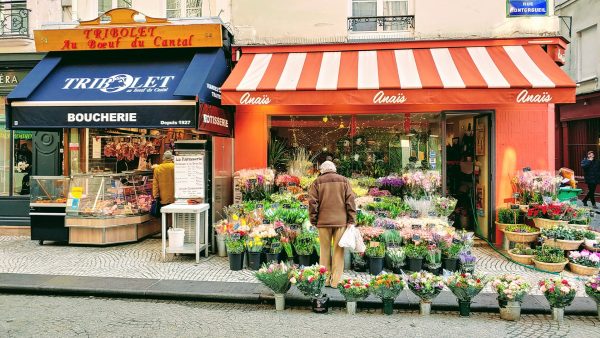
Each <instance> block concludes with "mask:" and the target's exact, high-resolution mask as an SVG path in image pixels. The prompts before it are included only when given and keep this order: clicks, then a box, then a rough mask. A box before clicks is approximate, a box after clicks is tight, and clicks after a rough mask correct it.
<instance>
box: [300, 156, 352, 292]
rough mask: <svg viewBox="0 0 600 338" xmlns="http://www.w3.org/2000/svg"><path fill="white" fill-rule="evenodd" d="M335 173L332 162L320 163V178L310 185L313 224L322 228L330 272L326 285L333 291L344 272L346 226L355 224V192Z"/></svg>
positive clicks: (324, 258)
mask: <svg viewBox="0 0 600 338" xmlns="http://www.w3.org/2000/svg"><path fill="white" fill-rule="evenodd" d="M336 171H337V169H336V167H335V164H333V162H331V161H325V162H323V164H321V167H320V172H321V175H320V176H319V177H318V178H317V179H316V180H315V181H314V182H313V184H312V185H311V186H310V190H309V196H310V197H309V200H308V203H309V204H308V209H309V214H310V222H311V224H313V225H314V226H316V227H317V228H318V229H319V240H320V242H321V253H320V255H321V256H320V264H321V265H323V266H325V267H326V268H327V270H328V271H330V275H329V279H328V280H327V281H326V282H325V285H326V286H331V287H333V288H337V286H338V283H339V282H340V280H341V279H342V273H343V272H344V248H342V247H340V246H339V245H338V244H339V242H340V239H341V238H342V235H343V234H344V231H345V230H346V227H347V226H348V225H350V224H355V223H356V205H355V203H354V192H353V191H352V187H351V186H350V182H349V181H348V179H347V178H345V177H344V176H342V175H338V174H337V173H336ZM332 241H333V243H332ZM332 245H333V255H332V253H331V246H332ZM332 261H333V262H332Z"/></svg>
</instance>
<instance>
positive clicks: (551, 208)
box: [527, 203, 569, 229]
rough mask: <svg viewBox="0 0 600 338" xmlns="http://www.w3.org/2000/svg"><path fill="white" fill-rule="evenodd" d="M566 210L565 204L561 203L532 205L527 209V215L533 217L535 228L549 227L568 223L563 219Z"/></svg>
mask: <svg viewBox="0 0 600 338" xmlns="http://www.w3.org/2000/svg"><path fill="white" fill-rule="evenodd" d="M567 211H568V210H567V205H566V204H563V203H552V204H542V205H533V206H531V207H529V210H527V217H529V218H533V222H534V224H535V226H536V227H537V228H540V229H551V228H554V227H555V226H558V225H566V224H568V223H569V221H565V220H563V217H565V215H566V213H567Z"/></svg>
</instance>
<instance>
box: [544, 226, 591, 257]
mask: <svg viewBox="0 0 600 338" xmlns="http://www.w3.org/2000/svg"><path fill="white" fill-rule="evenodd" d="M583 234H584V232H583V231H581V230H577V229H572V228H567V227H565V226H557V227H555V228H552V229H542V236H543V237H544V244H546V245H548V246H552V247H556V248H561V249H563V250H567V251H571V250H577V249H579V247H580V246H581V244H583Z"/></svg>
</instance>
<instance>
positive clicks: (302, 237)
mask: <svg viewBox="0 0 600 338" xmlns="http://www.w3.org/2000/svg"><path fill="white" fill-rule="evenodd" d="M314 240H315V238H314V236H313V234H312V233H310V232H309V231H302V232H300V233H299V234H298V236H296V239H295V240H294V249H296V253H297V254H298V255H312V253H313V252H314V250H315V245H314Z"/></svg>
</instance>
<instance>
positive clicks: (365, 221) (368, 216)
mask: <svg viewBox="0 0 600 338" xmlns="http://www.w3.org/2000/svg"><path fill="white" fill-rule="evenodd" d="M376 218H377V217H376V216H375V215H373V214H372V213H370V212H366V211H363V210H358V211H357V213H356V225H358V226H373V223H374V222H375V219H376Z"/></svg>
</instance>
